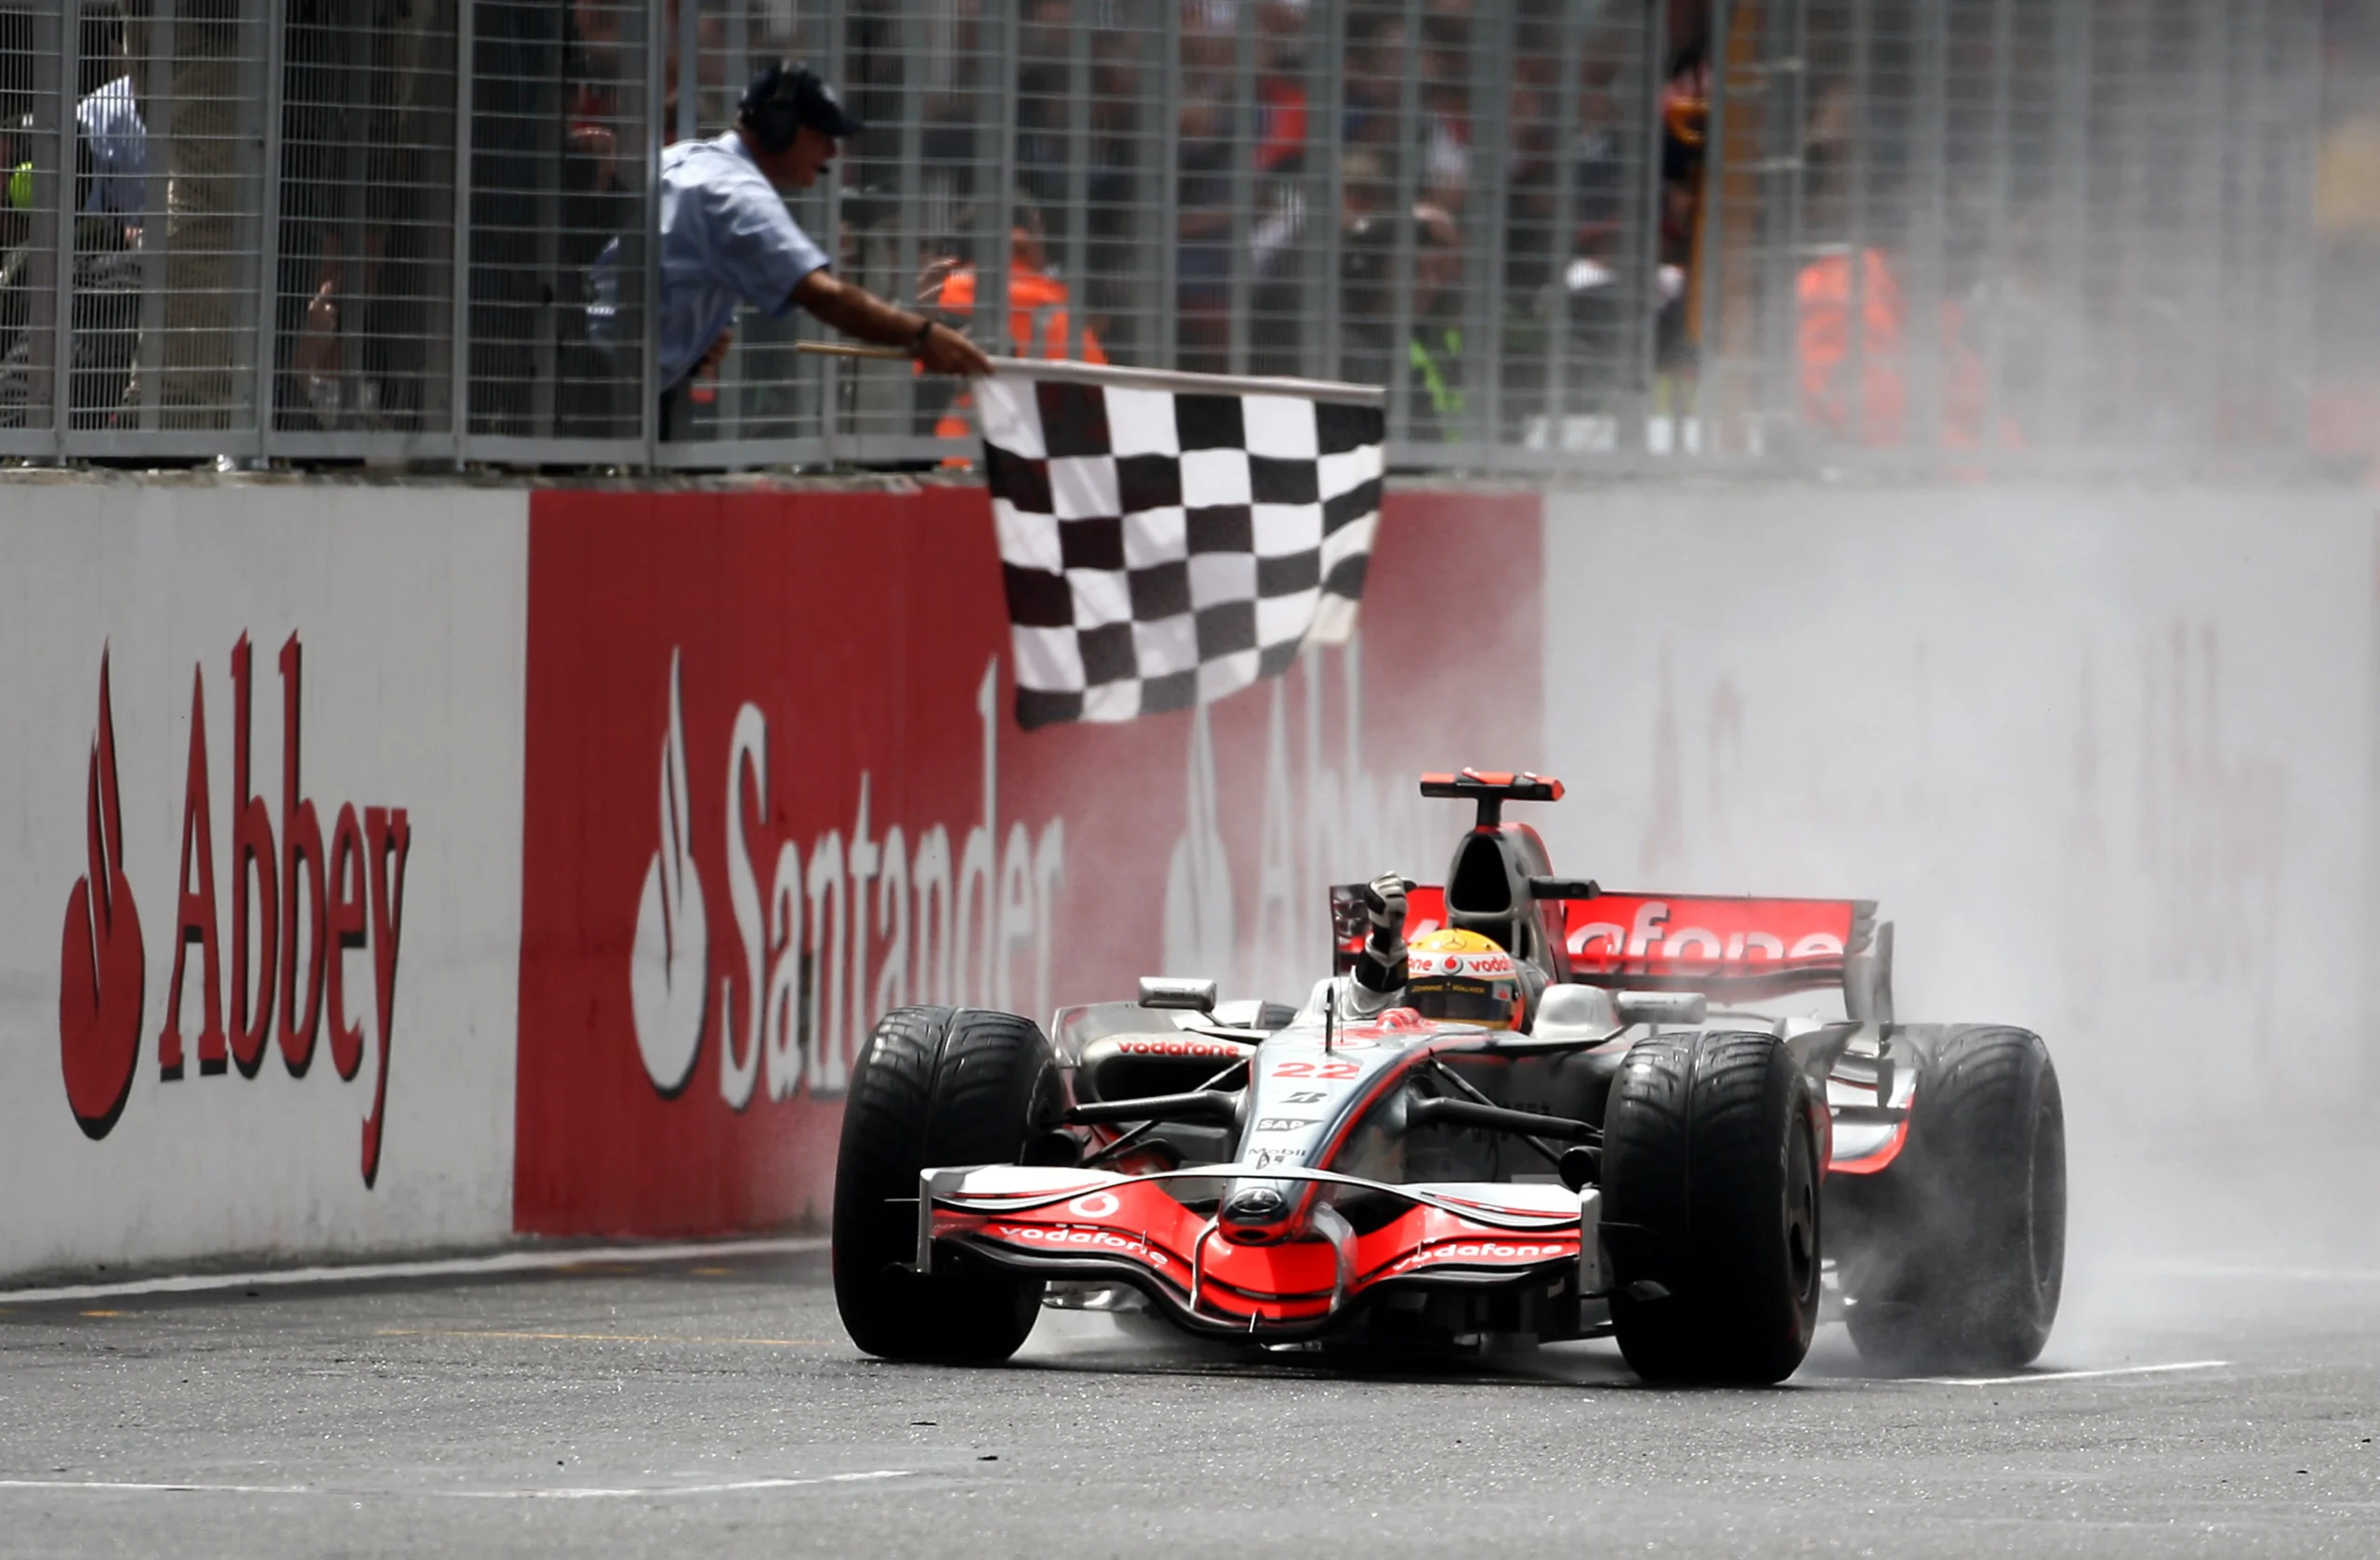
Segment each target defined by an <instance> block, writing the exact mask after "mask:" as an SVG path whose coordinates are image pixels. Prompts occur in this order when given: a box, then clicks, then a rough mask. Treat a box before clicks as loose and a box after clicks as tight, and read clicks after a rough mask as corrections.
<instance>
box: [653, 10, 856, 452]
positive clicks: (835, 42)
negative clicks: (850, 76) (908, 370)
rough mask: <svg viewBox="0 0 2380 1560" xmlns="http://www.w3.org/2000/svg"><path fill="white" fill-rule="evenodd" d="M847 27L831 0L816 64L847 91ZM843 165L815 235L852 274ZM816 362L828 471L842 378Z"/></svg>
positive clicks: (834, 173)
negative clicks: (846, 253) (847, 260)
mask: <svg viewBox="0 0 2380 1560" xmlns="http://www.w3.org/2000/svg"><path fill="white" fill-rule="evenodd" d="M681 3H682V4H683V5H684V6H686V7H687V8H688V9H692V8H693V6H694V0H681ZM848 30H849V22H848V19H847V17H846V15H845V12H844V0H831V3H830V4H829V5H828V6H827V7H826V47H825V48H824V49H822V50H821V51H820V56H821V65H820V68H821V69H822V70H824V71H825V72H826V79H827V80H828V81H830V82H833V83H834V84H835V86H836V90H838V91H841V92H848V91H850V90H851V85H850V83H849V82H848V81H847V80H846V79H845V75H844V71H843V45H844V43H845V41H846V33H847V32H848ZM678 90H679V92H680V93H681V94H683V93H684V92H685V90H686V88H685V87H683V86H681V87H680V88H679V89H678ZM682 117H683V115H682V114H681V118H682ZM845 166H846V164H845V162H844V160H843V159H842V158H840V157H838V158H836V159H835V161H834V163H833V164H832V165H829V166H828V168H827V169H826V218H825V220H826V231H825V232H823V233H821V234H819V235H818V238H819V240H820V243H819V245H818V247H819V248H821V249H823V250H825V251H826V256H827V258H829V259H830V260H832V261H833V262H834V264H835V268H836V270H837V271H838V272H839V273H840V274H844V275H849V274H852V272H853V271H857V270H858V269H859V268H858V267H857V266H853V267H852V268H851V269H850V270H849V271H846V270H845V269H844V267H843V173H844V169H845ZM894 301H895V303H896V304H897V302H898V301H899V300H898V299H895V300H894ZM817 364H818V445H819V458H820V459H821V460H823V461H825V462H826V469H828V470H830V471H831V470H835V469H839V468H840V467H841V465H842V464H843V406H842V394H843V384H844V378H843V375H842V373H841V360H840V359H838V358H833V357H825V356H821V357H820V358H819V359H818V360H817ZM852 382H853V384H854V385H856V383H857V382H858V377H857V375H856V374H854V375H853V376H852Z"/></svg>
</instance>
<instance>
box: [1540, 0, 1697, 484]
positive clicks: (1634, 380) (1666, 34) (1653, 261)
mask: <svg viewBox="0 0 2380 1560" xmlns="http://www.w3.org/2000/svg"><path fill="white" fill-rule="evenodd" d="M1636 47H1637V49H1638V50H1639V54H1640V57H1639V58H1638V59H1637V60H1636V90H1637V92H1639V93H1641V94H1642V95H1643V96H1642V98H1641V99H1639V100H1637V101H1635V102H1634V103H1633V105H1632V106H1633V107H1634V109H1635V110H1636V116H1635V126H1634V130H1635V138H1636V139H1635V141H1634V146H1635V150H1636V181H1637V189H1636V192H1635V194H1636V222H1637V232H1636V252H1635V254H1634V255H1633V257H1623V262H1624V261H1625V260H1626V259H1631V258H1633V262H1634V265H1635V271H1636V277H1635V285H1634V286H1633V288H1631V289H1630V290H1629V293H1628V296H1629V297H1631V298H1632V299H1633V302H1634V305H1635V310H1636V315H1635V320H1634V323H1633V326H1632V328H1631V330H1630V332H1629V334H1628V336H1627V337H1625V339H1626V340H1627V342H1628V349H1629V352H1630V355H1631V357H1632V358H1633V362H1632V363H1631V364H1629V365H1628V373H1629V379H1628V382H1627V393H1626V395H1625V396H1624V397H1621V398H1619V412H1618V416H1619V417H1620V419H1621V425H1620V428H1619V430H1618V436H1617V438H1616V439H1615V441H1614V443H1615V444H1616V446H1617V448H1618V449H1620V450H1622V451H1626V452H1629V453H1631V454H1634V455H1644V454H1646V453H1649V451H1650V450H1651V448H1652V422H1653V405H1654V398H1655V394H1656V392H1657V390H1659V385H1660V375H1661V361H1660V359H1661V314H1662V313H1663V311H1665V310H1666V309H1667V307H1668V305H1667V303H1666V302H1665V301H1664V300H1663V299H1662V298H1661V297H1660V286H1661V219H1662V217H1663V215H1664V211H1663V207H1664V206H1665V205H1666V204H1667V202H1666V200H1665V196H1666V194H1667V190H1666V186H1665V181H1664V180H1663V179H1662V177H1661V153H1662V151H1663V148H1664V145H1665V140H1664V132H1663V127H1662V114H1661V95H1662V94H1663V93H1664V92H1666V91H1667V90H1668V89H1669V76H1670V0H1647V4H1646V7H1645V13H1644V19H1643V21H1642V23H1641V25H1640V28H1639V31H1638V33H1637V36H1636ZM1570 69H1571V72H1572V73H1573V74H1574V75H1575V74H1576V73H1577V64H1576V62H1575V61H1574V62H1573V63H1572V65H1571V67H1570ZM1574 95H1575V92H1570V93H1565V94H1564V96H1563V103H1564V108H1565V113H1566V116H1567V117H1566V118H1565V121H1564V123H1565V124H1566V125H1567V126H1571V128H1569V129H1567V130H1566V131H1565V132H1564V133H1565V135H1566V136H1569V135H1575V134H1576V133H1577V130H1576V127H1575V119H1576V115H1575V113H1574V112H1571V111H1570V110H1569V107H1568V105H1569V103H1570V101H1571V99H1572V97H1573V96H1574ZM1568 150H1569V149H1568V147H1567V145H1565V146H1564V147H1563V148H1562V151H1563V152H1567V151H1568ZM1560 166H1561V165H1560V163H1559V161H1558V160H1557V162H1556V163H1555V167H1556V169H1557V170H1558V169H1559V168H1560ZM1570 184H1571V181H1570V179H1569V178H1567V176H1565V177H1563V178H1562V180H1561V186H1562V187H1561V192H1560V193H1559V194H1558V195H1557V197H1556V200H1557V203H1558V204H1557V207H1556V209H1558V210H1561V211H1565V212H1567V211H1568V210H1569V204H1568V196H1569V191H1570ZM1568 242H1569V238H1568V234H1567V232H1557V233H1556V234H1555V245H1556V247H1555V249H1554V310H1555V315H1554V318H1555V319H1556V321H1557V322H1558V323H1559V324H1560V327H1561V330H1562V331H1563V332H1567V329H1568V324H1569V317H1570V313H1569V287H1568V285H1567V282H1566V280H1565V278H1564V276H1563V274H1562V273H1563V269H1564V264H1565V260H1564V246H1566V245H1567V243H1568ZM1561 350H1562V341H1561V336H1560V334H1558V333H1557V335H1556V337H1555V338H1554V342H1553V344H1552V347H1551V349H1550V350H1549V354H1548V355H1549V357H1550V358H1551V359H1552V360H1553V361H1554V363H1555V364H1558V363H1559V361H1560V353H1561ZM1615 377H1616V376H1615ZM1555 393H1556V394H1557V395H1558V391H1557V392H1555ZM1546 413H1547V423H1548V447H1550V448H1554V449H1559V448H1560V447H1561V440H1560V433H1561V404H1560V402H1559V401H1558V399H1554V398H1551V397H1550V398H1549V401H1548V404H1547V406H1546ZM1676 413H1677V409H1676V408H1675V407H1672V408H1671V424H1672V427H1673V428H1674V427H1675V425H1676V421H1677V416H1676Z"/></svg>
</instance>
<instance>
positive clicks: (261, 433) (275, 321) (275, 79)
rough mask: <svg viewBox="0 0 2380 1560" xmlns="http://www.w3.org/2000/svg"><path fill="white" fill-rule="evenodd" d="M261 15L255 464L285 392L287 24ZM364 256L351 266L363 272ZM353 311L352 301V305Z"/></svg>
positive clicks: (264, 0)
mask: <svg viewBox="0 0 2380 1560" xmlns="http://www.w3.org/2000/svg"><path fill="white" fill-rule="evenodd" d="M258 8H259V9H260V10H261V11H262V12H263V15H262V17H261V18H260V19H259V25H260V26H261V28H262V29H263V33H264V37H263V39H262V43H263V55H264V82H263V88H264V90H263V91H262V92H261V93H260V94H259V95H258V96H259V97H260V99H261V112H263V115H264V126H263V130H264V135H263V138H262V139H263V151H262V153H261V155H262V156H263V159H264V165H263V166H262V167H260V168H259V169H258V172H257V286H256V310H257V334H256V354H257V364H256V401H257V445H256V449H257V453H256V459H257V464H258V465H259V466H261V465H263V464H264V463H265V462H266V461H267V460H268V459H270V458H271V455H272V433H273V411H274V406H275V403H277V402H279V400H280V399H281V398H280V393H279V392H280V389H281V96H282V79H281V78H282V44H283V41H284V33H285V32H286V30H287V23H286V20H285V19H284V15H283V9H284V7H283V0H258ZM362 261H363V256H361V255H360V254H359V255H357V256H356V257H355V258H354V259H353V260H351V261H350V264H351V265H354V266H356V267H357V274H359V275H360V274H361V273H362ZM351 307H352V300H351V299H350V308H351Z"/></svg>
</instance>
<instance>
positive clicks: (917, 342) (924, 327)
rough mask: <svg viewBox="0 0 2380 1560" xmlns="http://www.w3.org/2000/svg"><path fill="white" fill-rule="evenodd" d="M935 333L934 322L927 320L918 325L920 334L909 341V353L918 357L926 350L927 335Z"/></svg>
mask: <svg viewBox="0 0 2380 1560" xmlns="http://www.w3.org/2000/svg"><path fill="white" fill-rule="evenodd" d="M932 334H933V322H932V320H927V321H925V322H924V323H923V324H919V326H918V334H917V335H916V337H913V338H911V340H910V342H909V355H910V356H911V357H918V356H920V355H922V354H923V353H924V351H925V350H926V337H930V336H932Z"/></svg>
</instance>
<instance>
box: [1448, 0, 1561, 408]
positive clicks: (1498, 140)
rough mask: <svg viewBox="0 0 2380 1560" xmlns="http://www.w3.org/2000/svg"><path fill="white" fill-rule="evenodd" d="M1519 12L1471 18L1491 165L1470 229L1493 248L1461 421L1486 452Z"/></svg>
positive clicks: (1474, 75) (1470, 346) (1497, 351)
mask: <svg viewBox="0 0 2380 1560" xmlns="http://www.w3.org/2000/svg"><path fill="white" fill-rule="evenodd" d="M1518 13H1519V7H1516V6H1514V5H1513V4H1511V3H1510V0H1499V3H1497V4H1492V5H1488V6H1484V7H1481V8H1480V10H1479V11H1478V12H1477V13H1475V14H1474V17H1473V19H1472V26H1473V28H1474V33H1473V35H1472V39H1471V83H1470V87H1471V103H1470V110H1471V113H1472V116H1473V118H1474V120H1477V119H1478V118H1479V117H1480V115H1481V112H1482V109H1481V106H1480V101H1479V99H1481V98H1482V97H1485V98H1486V99H1488V102H1487V106H1486V110H1485V114H1486V121H1487V129H1486V131H1485V133H1484V135H1483V137H1481V138H1480V139H1484V140H1485V141H1486V142H1487V146H1486V149H1485V152H1484V155H1483V154H1482V153H1481V152H1479V151H1478V150H1477V149H1474V155H1475V156H1481V157H1482V161H1484V162H1485V163H1486V165H1487V166H1486V167H1485V168H1484V169H1483V170H1482V174H1483V177H1481V178H1478V179H1476V180H1474V183H1473V188H1474V189H1475V190H1477V191H1478V192H1480V196H1481V199H1480V203H1479V205H1480V209H1479V214H1478V217H1477V218H1476V219H1475V220H1474V222H1473V223H1472V224H1471V226H1472V227H1473V228H1474V231H1476V229H1477V227H1478V226H1479V224H1480V223H1485V224H1486V226H1487V229H1488V246H1487V253H1486V254H1485V255H1484V256H1483V257H1481V263H1482V266H1483V269H1484V270H1485V271H1486V272H1487V274H1485V275H1484V276H1482V277H1480V278H1479V280H1478V281H1477V282H1475V283H1474V284H1472V285H1471V286H1470V287H1468V288H1467V289H1466V290H1467V291H1468V292H1469V293H1470V294H1471V296H1472V297H1473V298H1474V300H1475V301H1474V305H1473V308H1472V310H1471V311H1470V312H1471V314H1472V316H1473V319H1472V322H1471V323H1472V328H1473V332H1474V335H1473V338H1472V340H1471V341H1466V342H1465V343H1464V344H1463V352H1462V355H1463V357H1464V359H1465V362H1464V364H1463V377H1462V382H1463V392H1464V396H1465V398H1466V401H1467V403H1468V404H1467V405H1466V407H1465V412H1466V414H1467V415H1466V416H1465V418H1464V420H1465V421H1466V422H1467V423H1469V425H1470V426H1469V428H1468V429H1466V430H1465V434H1466V436H1467V437H1468V438H1470V439H1472V440H1474V441H1475V442H1476V443H1478V445H1479V446H1480V448H1481V449H1483V450H1486V449H1491V448H1493V447H1494V445H1495V443H1496V442H1497V434H1498V432H1499V431H1500V430H1501V429H1502V427H1503V423H1504V304H1505V298H1504V275H1505V264H1504V246H1505V224H1506V222H1507V221H1508V220H1509V219H1510V218H1511V216H1512V211H1511V206H1510V204H1509V202H1508V201H1507V199H1506V195H1507V189H1508V185H1509V182H1510V178H1511V173H1512V145H1513V94H1512V80H1513V31H1514V28H1516V27H1518V26H1519V25H1520V17H1519V14H1518ZM1481 27H1486V28H1489V29H1492V32H1491V33H1490V39H1489V46H1488V48H1486V49H1485V50H1482V49H1481V47H1480V46H1479V37H1478V34H1477V32H1476V31H1475V30H1476V29H1478V28H1481ZM1558 280H1559V279H1558V278H1557V282H1558ZM1474 343H1476V344H1475V345H1474ZM1474 364H1475V365H1477V371H1476V372H1474V368H1473V365H1474Z"/></svg>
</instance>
